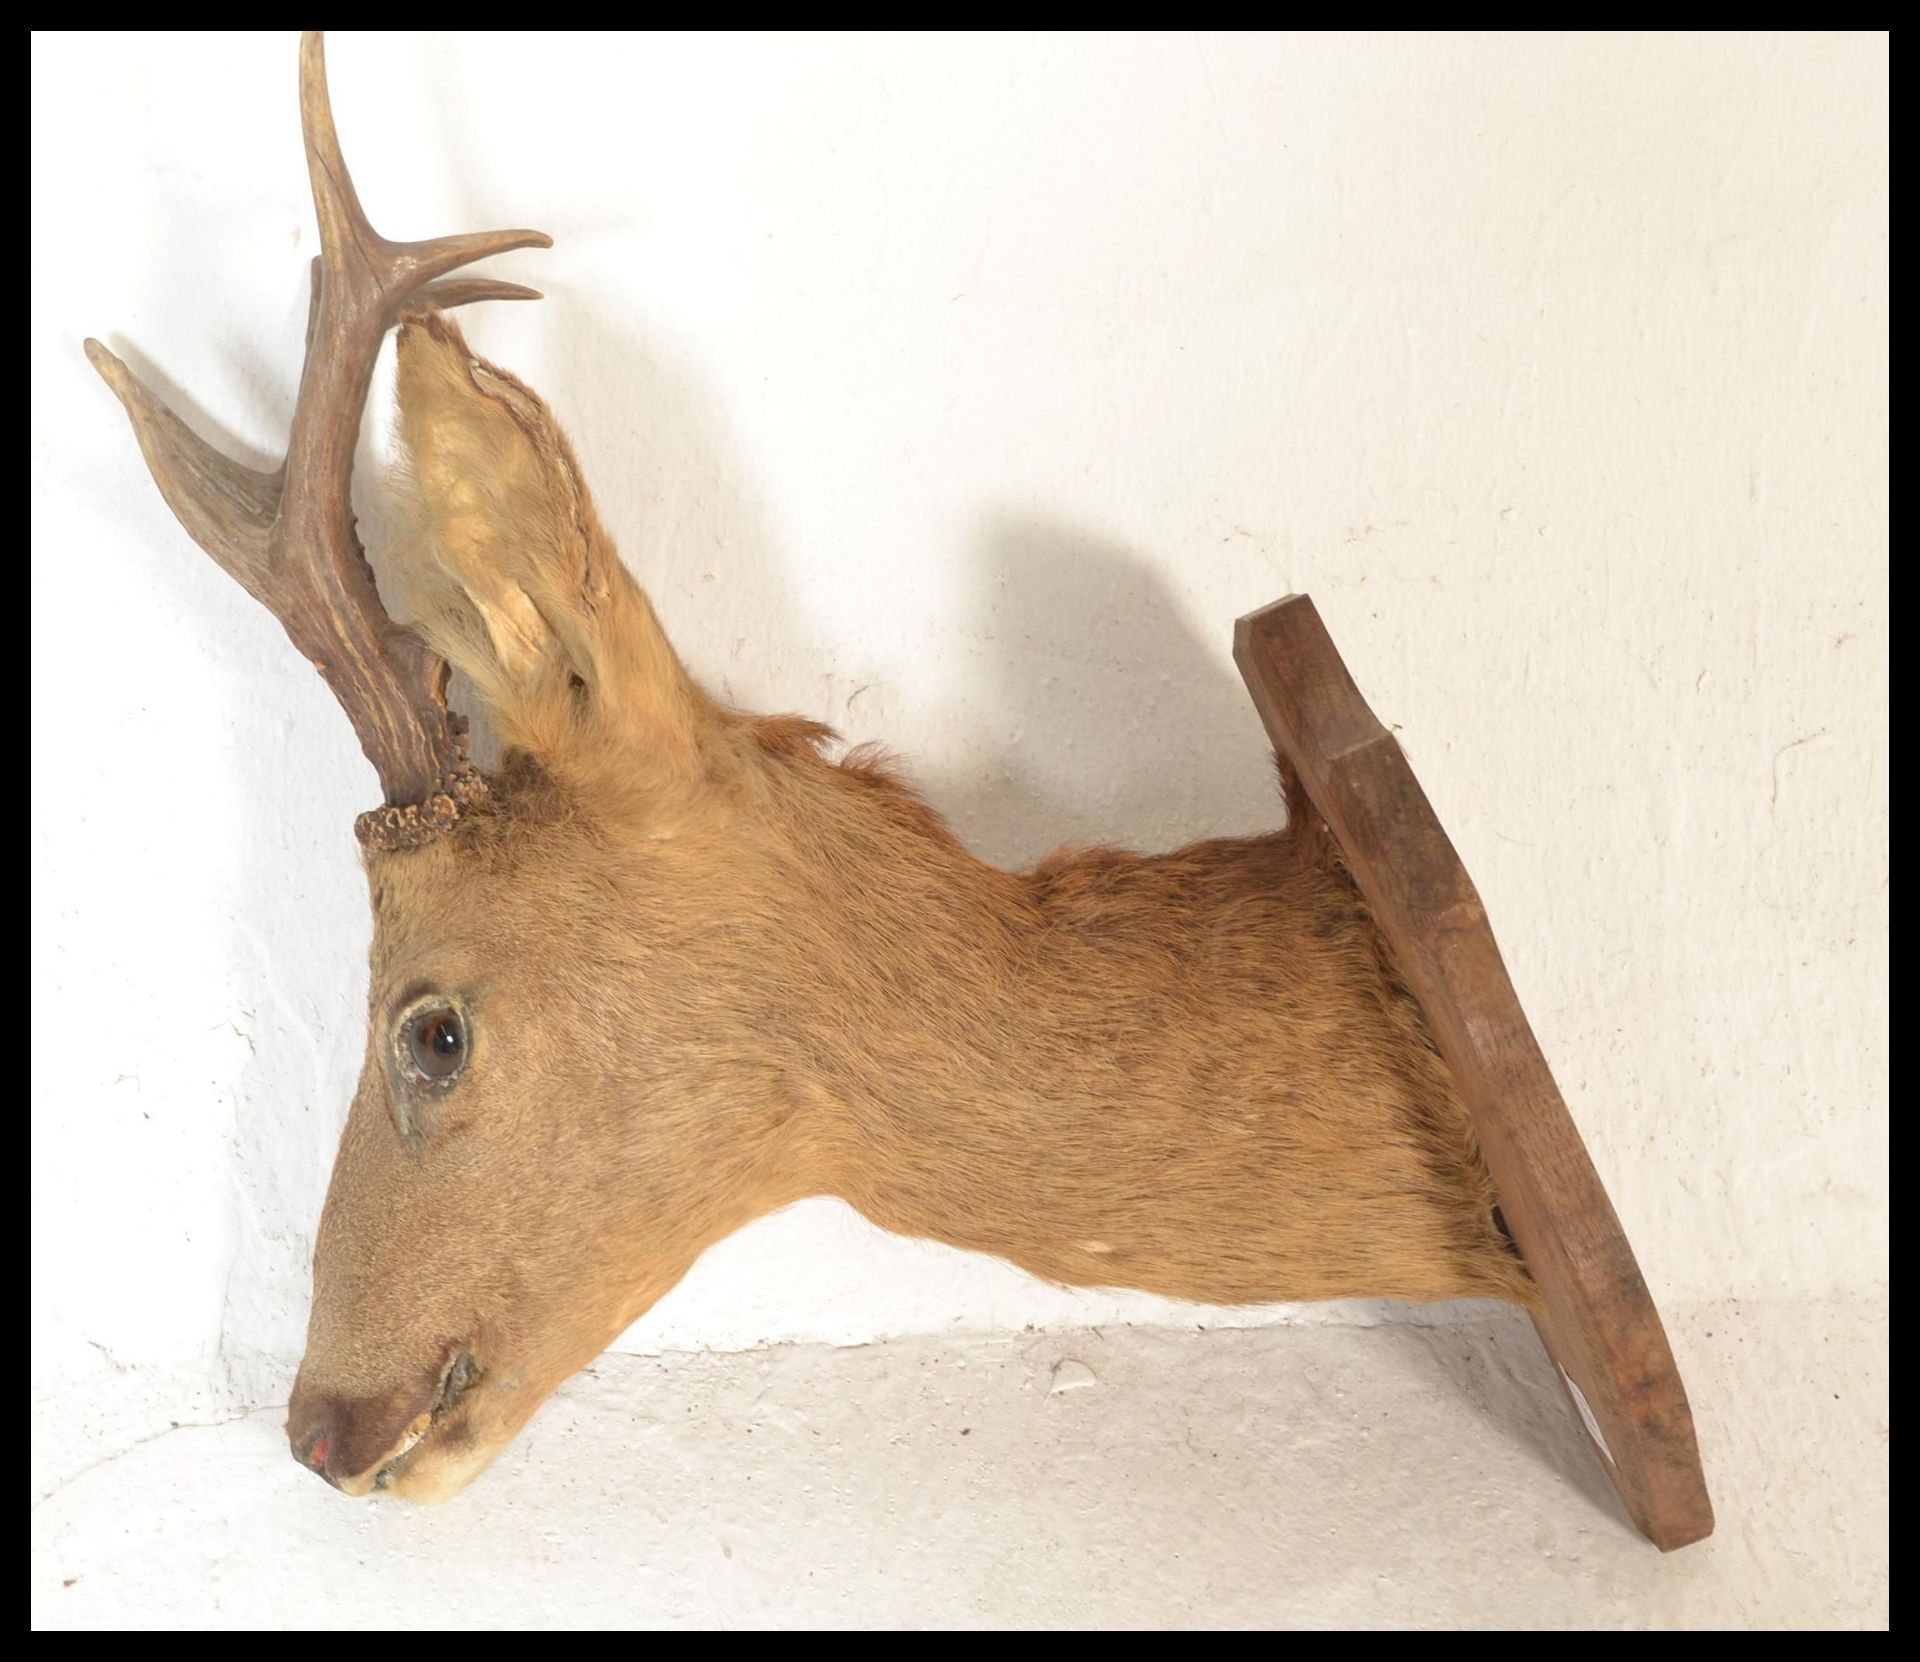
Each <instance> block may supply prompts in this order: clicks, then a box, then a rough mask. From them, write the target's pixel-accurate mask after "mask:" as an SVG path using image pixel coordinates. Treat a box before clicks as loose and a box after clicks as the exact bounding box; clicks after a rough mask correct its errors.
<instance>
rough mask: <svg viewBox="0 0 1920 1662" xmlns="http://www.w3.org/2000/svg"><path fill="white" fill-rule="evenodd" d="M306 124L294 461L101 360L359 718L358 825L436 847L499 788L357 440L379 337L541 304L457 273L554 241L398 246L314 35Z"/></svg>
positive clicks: (476, 239)
mask: <svg viewBox="0 0 1920 1662" xmlns="http://www.w3.org/2000/svg"><path fill="white" fill-rule="evenodd" d="M300 119H301V126H302V129H303V131H304V133H305V136H306V150H307V170H308V174H309V176H310V178H311V180H312V184H313V202H314V210H315V213H316V215H317V216H318V218H319V221H320V247H321V254H320V258H319V259H317V260H316V261H315V262H314V282H313V299H312V305H311V308H310V310H309V312H308V318H307V355H306V364H305V367H304V368H303V369H302V371H301V376H300V393H299V398H298V400H297V402H296V403H295V406H294V415H293V426H292V431H291V433H290V435H289V439H288V445H287V459H286V461H285V463H284V464H283V465H282V466H281V468H280V469H279V471H278V472H276V473H271V474H268V473H260V472H258V471H256V470H254V469H252V468H247V467H243V466H241V465H240V464H239V463H238V462H234V461H232V460H230V459H229V458H227V457H225V456H223V455H221V454H220V453H219V451H217V450H215V449H214V448H213V447H212V446H211V445H209V444H207V443H206V441H205V440H203V439H201V438H200V437H199V436H198V435H197V434H195V433H194V432H192V431H191V429H189V428H188V427H187V425H186V424H185V423H184V422H183V421H181V420H180V418H179V417H178V416H176V415H175V414H174V413H173V412H172V411H171V410H169V409H168V408H167V407H166V405H165V404H163V403H162V402H161V401H160V400H159V399H158V398H156V397H154V395H153V394H152V393H151V392H149V391H148V390H147V388H146V387H144V386H142V385H141V383H140V382H139V380H138V379H137V378H136V377H135V376H134V375H133V373H132V372H131V371H130V370H129V369H128V368H127V366H126V365H125V364H123V363H122V362H121V361H120V360H119V359H118V358H116V357H115V356H114V355H113V354H112V353H111V352H109V351H108V350H107V349H106V348H105V347H103V346H102V345H100V343H99V342H98V341H91V340H90V341H88V342H87V356H88V359H89V360H90V361H91V362H92V363H93V365H94V367H95V368H96V369H97V370H99V371H100V373H101V375H102V376H104V377H105V379H106V381H107V384H108V385H109V386H111V387H112V388H113V390H114V392H115V393H116V394H118V396H119V398H120V401H121V403H122V404H123V405H124V406H125V407H126V411H127V414H128V416H129V418H130V419H131V420H132V422H133V429H134V433H135V435H136V436H137V437H138V439H139V441H140V448H141V450H142V452H143V453H144V454H145V456H146V459H147V466H148V468H149V470H150V471H151V472H152V474H153V477H154V481H155V483H156V484H158V485H159V487H160V493H161V495H162V496H163V497H165V498H166V501H167V505H168V506H169V507H170V508H172V509H173V511H174V514H175V516H176V517H177V518H178V519H179V521H180V523H181V524H182V525H184V526H185V527H186V529H187V531H188V533H189V534H190V535H191V536H192V537H193V539H194V541H195V542H197V543H199V544H200V546H201V547H202V548H204V549H205V550H206V551H207V552H208V553H209V554H210V555H212V556H213V558H214V559H215V560H216V561H217V562H218V563H219V565H220V566H221V568H222V569H223V570H225V571H227V572H228V573H229V574H231V575H232V576H233V577H234V578H236V579H237V580H238V581H239V582H240V583H241V584H243V585H244V586H245V588H246V589H247V592H248V593H250V594H252V595H253V596H254V597H255V598H256V599H258V600H259V601H261V602H262V603H263V604H264V605H265V606H266V607H267V608H268V609H269V610H270V611H271V612H272V613H273V614H274V615H275V616H276V617H277V618H279V620H280V622H281V625H282V626H283V627H284V628H285V630H286V632H287V634H288V636H289V637H290V638H291V639H292V641H293V643H294V645H295V646H297V647H298V648H299V649H300V651H301V652H302V653H303V654H304V655H305V656H306V657H307V658H308V659H309V660H311V662H312V663H313V664H314V666H315V667H316V668H317V669H318V670H319V671H320V673H321V675H322V676H324V677H325V678H326V681H327V684H328V685H329V686H330V687H332V688H333V691H334V694H335V696H336V697H337V698H338V699H339V700H340V703H341V705H342V707H343V708H344V709H345V710H346V712H347V716H348V718H349V719H350V720H351V721H352V722H353V726H354V730H355V732H356V733H357V734H358V736H359V739H360V745H361V748H362V749H363V750H365V752H366V753H367V758H368V760H369V761H371V762H372V763H373V765H374V767H375V769H376V770H377V771H378V773H379V775H380V784H381V788H382V790H383V791H384V792H385V796H386V805H385V806H384V807H382V808H380V809H378V810H376V811H375V812H373V813H370V814H363V815H361V816H360V820H359V822H358V823H357V825H356V827H355V829H356V830H357V831H358V833H359V835H360V838H361V840H362V841H363V842H365V843H367V844H368V845H369V846H373V847H381V848H395V847H406V846H410V845H413V844H417V843H421V842H425V841H427V840H429V839H430V838H431V837H433V836H435V835H437V834H438V833H439V832H440V831H442V830H444V829H445V828H446V827H447V826H449V825H451V824H452V823H453V822H454V821H455V820H456V819H458V818H459V816H460V814H461V813H462V811H463V810H464V809H465V807H466V805H467V803H468V802H469V801H471V800H473V799H475V798H476V797H478V796H479V795H481V794H482V793H483V792H484V789H485V786H484V783H483V782H482V780H481V779H480V776H479V775H478V774H477V773H476V772H475V771H474V769H473V766H472V764H471V763H470V762H469V761H468V759H467V743H466V724H465V723H464V722H463V721H461V720H460V719H459V718H458V717H456V716H454V715H452V714H451V713H450V712H449V711H448V709H447V705H446V684H447V666H446V665H445V663H443V662H442V661H441V660H440V659H439V658H438V657H436V656H435V655H434V654H433V653H432V652H431V651H430V650H429V649H428V648H427V646H426V645H425V643H424V642H422V641H421V639H420V638H419V637H418V636H417V635H415V634H414V633H413V631H411V630H410V629H406V628H404V627H402V626H401V625H399V624H397V623H395V622H394V621H393V619H392V618H390V617H389V616H388V615H387V613H386V610H385V608H384V607H383V606H382V605H381V603H380V596H379V593H378V591H377V590H376V589H375V587H374V583H373V574H372V572H371V570H370V569H369V568H368V565H367V562H366V556H365V554H364V553H363V551H362V550H361V547H360V540H359V537H358V536H357V534H356V533H355V530H354V523H353V508H352V502H351V491H352V484H353V450H354V443H355V440H356V439H357V437H358V435H359V431H360V419H361V414H362V412H363V410H364V409H365V406H366V399H367V389H368V386H369V385H370V384H371V382H372V378H373V366H374V360H375V358H376V357H377V356H378V355H379V351H380V342H381V340H382V339H383V338H384V336H385V335H386V332H387V330H388V329H389V328H391V327H392V326H393V324H394V322H395V321H396V319H397V318H398V317H399V316H400V314H401V313H402V312H403V311H405V310H411V309H415V308H418V307H422V306H428V307H450V306H460V305H466V304H469V303H471V302H473V301H476V300H519V299H537V298H538V295H537V293H536V291H534V290H532V289H529V288H524V287H522V286H521V285H520V284H517V283H503V282H498V281H495V280H492V279H489V278H460V279H456V280H453V281H442V280H440V279H444V278H445V277H446V274H447V273H448V272H450V271H454V270H457V269H458V268H459V267H461V266H463V265H467V264H469V263H471V262H472V261H474V260H478V259H482V258H484V257H485V256H487V255H489V254H498V253H503V252H505V251H506V250H508V249H512V248H529V247H541V248H544V247H549V246H551V239H550V238H549V237H547V236H545V235H544V234H543V233H541V232H539V231H484V232H478V233H474V234H471V235H465V236H452V237H436V238H433V239H432V240H430V241H426V242H390V241H388V240H387V239H386V238H385V237H383V236H381V235H380V233H379V232H377V231H376V230H374V228H373V227H372V225H370V224H369V223H368V221H367V217H366V214H365V213H364V212H363V211H362V209H361V207H360V200H359V197H358V196H357V194H356V193H355V191H354V188H353V179H352V176H351V175H350V174H349V173H348V171H347V166H346V161H345V159H344V157H343V156H342V155H341V151H340V139H339V134H338V133H337V131H336V130H335V128H334V123H333V111H332V108H331V106H330V104H329V102H328V98H327V72H326V59H325V53H324V47H323V44H322V37H321V36H320V35H319V34H318V33H317V32H314V33H308V34H305V35H303V36H302V37H301V42H300Z"/></svg>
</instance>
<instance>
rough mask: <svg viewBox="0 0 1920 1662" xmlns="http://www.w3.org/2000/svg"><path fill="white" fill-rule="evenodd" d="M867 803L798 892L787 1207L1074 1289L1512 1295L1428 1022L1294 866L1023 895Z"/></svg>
mask: <svg viewBox="0 0 1920 1662" xmlns="http://www.w3.org/2000/svg"><path fill="white" fill-rule="evenodd" d="M841 788H842V789H843V790H844V789H845V787H841ZM871 796H872V800H869V801H867V802H864V803H861V804H859V806H861V807H863V808H865V809H866V810H867V812H866V814H865V815H864V817H863V816H861V815H854V816H851V817H850V818H848V817H846V816H844V815H843V818H842V820H840V821H837V822H836V837H835V839H833V840H832V842H831V843H830V845H829V846H831V847H832V857H831V858H830V859H828V860H825V861H813V862H801V863H800V864H798V865H797V866H796V868H795V870H796V873H797V874H800V885H801V887H802V888H803V889H804V890H805V891H806V892H805V897H804V900H803V902H802V903H801V904H800V905H799V906H797V908H796V910H797V911H798V913H799V914H800V916H801V917H802V918H803V919H804V920H807V926H806V927H803V928H802V929H801V931H800V934H801V939H800V940H799V942H798V950H797V951H795V952H794V954H793V956H792V957H791V959H790V961H789V963H788V965H787V974H788V985H789V987H790V988H791V989H792V990H793V994H794V997H793V1001H792V1004H791V1013H792V1017H793V1020H792V1022H791V1025H790V1026H789V1029H788V1031H787V1032H786V1033H785V1034H784V1035H783V1062H782V1071H781V1078H782V1081H783V1083H782V1088H781V1094H782V1108H781V1113H782V1115H783V1116H785V1117H786V1118H787V1120H788V1122H789V1125H790V1129H791V1133H792V1139H793V1140H795V1141H797V1143H801V1144H804V1146H805V1148H806V1149H807V1151H808V1157H807V1158H805V1159H796V1160H795V1162H794V1164H793V1166H792V1170H793V1172H794V1174H795V1181H796V1182H797V1183H798V1184H799V1185H800V1186H802V1187H806V1188H809V1189H810V1190H811V1191H812V1192H823V1193H828V1194H833V1195H837V1196H839V1197H840V1198H842V1199H844V1200H846V1201H847V1202H848V1203H849V1204H851V1205H852V1206H854V1207H855V1208H856V1209H858V1210H859V1211H861V1212H862V1213H864V1214H865V1215H866V1216H867V1217H868V1218H870V1219H871V1220H872V1221H874V1222H875V1223H877V1224H879V1225H880V1226H881V1227H883V1228H885V1229H888V1230H892V1231H895V1232H897V1233H901V1234H905V1235H912V1236H921V1237H926V1238H930V1239H933V1240H937V1241H942V1242H945V1243H947V1244H949V1245H952V1246H956V1247H960V1248H964V1249H968V1250H972V1251H980V1252H987V1253H992V1254H996V1255H998V1256H1001V1257H1004V1258H1007V1259H1009V1260H1011V1261H1012V1262H1013V1263H1015V1264H1017V1265H1019V1266H1020V1267H1022V1268H1024V1269H1026V1270H1028V1271H1030V1272H1032V1273H1034V1274H1036V1275H1039V1276H1042V1277H1045V1278H1047V1279H1050V1280H1054V1281H1060V1282H1065V1283H1069V1284H1079V1285H1113V1286H1128V1287H1138V1288H1143V1289H1146V1290H1149V1291H1153V1292H1159V1293H1164V1294H1169V1295H1172V1296H1179V1297H1186V1298H1194V1299H1202V1300H1208V1301H1213V1302H1222V1303H1245V1302H1265V1301H1271V1300H1280V1299H1313V1298H1328V1297H1341V1296H1362V1295H1369V1296H1382V1295H1384V1296H1399V1297H1406V1298H1420V1299H1426V1298H1448V1297H1458V1296H1496V1297H1508V1298H1518V1299H1520V1300H1522V1301H1524V1300H1525V1299H1526V1298H1527V1297H1528V1296H1530V1294H1529V1292H1528V1289H1527V1284H1526V1281H1525V1277H1524V1273H1523V1272H1520V1271H1518V1268H1517V1261H1516V1260H1515V1259H1514V1258H1513V1256H1512V1254H1511V1251H1510V1249H1509V1248H1508V1246H1507V1244H1506V1242H1505V1240H1504V1238H1503V1237H1502V1236H1501V1234H1500V1233H1499V1231H1498V1229H1497V1227H1496V1226H1495V1224H1494V1221H1493V1215H1492V1194H1491V1189H1490V1185H1489V1183H1488V1180H1487V1178H1486V1174H1485V1171H1484V1168H1483V1167H1482V1166H1481V1164H1480V1161H1479V1158H1478V1154H1477V1151H1476V1149H1475V1147H1474V1144H1473V1140H1472V1136H1471V1132H1470V1129H1469V1126H1468V1123H1467V1120H1466V1115H1465V1111H1464V1109H1463V1108H1462V1106H1461V1104H1460V1102H1459V1100H1458V1098H1457V1096H1456V1095H1455V1094H1454V1091H1453V1088H1452V1086H1451V1083H1450V1081H1449V1079H1448V1076H1447V1074H1446V1072H1445V1070H1444V1068H1443V1066H1442V1065H1441V1063H1440V1062H1439V1059H1438V1058H1437V1056H1436V1055H1435V1054H1434V1052H1433V1049H1432V1046H1431V1044H1430V1042H1429V1041H1428V1039H1427V1036H1426V1033H1425V1030H1424V1027H1423V1026H1422V1025H1421V1022H1420V1019H1419V1017H1418V1015H1417V1012H1416V1011H1415V1010H1414V1008H1413V1006H1412V1004H1411V1002H1410V1001H1409V1000H1408V999H1407V998H1406V996H1405V994H1404V992H1402V991H1401V990H1400V989H1399V987H1398V985H1397V982H1396V981H1395V980H1394V979H1393V977H1392V975H1391V972H1390V970H1389V969H1388V968H1387V967H1386V966H1385V965H1384V963H1383V961H1382V959H1381V956H1380V952H1379V949H1378V946H1377V943H1376V941H1375V938H1374V936H1373V934H1372V930H1371V925H1370V923H1369V922H1368V920H1367V919H1366V917H1365V914H1364V911H1363V909H1362V908H1361V907H1360V905H1359V903H1358V901H1357V898H1356V897H1355V895H1354V894H1353V891H1352V889H1351V887H1350V885H1349V884H1348V883H1347V881H1346V879H1345V878H1344V876H1343V875H1342V874H1340V873H1339V872H1337V871H1335V870H1333V869H1331V868H1330V867H1328V866H1327V865H1326V864H1325V863H1324V861H1323V860H1321V859H1320V858H1319V857H1318V856H1317V855H1316V854H1315V853H1314V851H1313V848H1312V847H1311V846H1309V845H1308V844H1307V841H1306V840H1305V839H1294V838H1290V837H1288V836H1286V835H1284V834H1282V835H1277V836H1273V837H1266V838H1256V839H1248V840H1244V841H1237V842H1221V843H1213V844H1203V845H1199V846H1197V847H1195V848H1193V849H1189V850H1185V851H1182V852H1180V853H1177V854H1173V855H1168V856H1163V857H1158V858H1150V859H1149V858H1140V857H1136V856H1132V855H1127V854H1122V853H1117V852H1114V851H1106V850H1100V851H1093V852H1088V853H1082V854H1079V855H1072V856H1060V857H1056V858H1054V859H1053V860H1050V861H1048V862H1045V863H1043V864H1042V865H1041V866H1040V867H1038V868H1036V869H1035V870H1034V871H1033V872H1031V873H1028V874H1022V875H1014V874H1010V873H1007V872H1003V871H1000V870H998V869H996V868H993V867H990V866H987V865H985V864H983V863H981V862H980V861H978V860H976V859H974V858H973V857H972V856H970V855H969V854H967V853H966V852H965V851H964V850H963V849H962V848H961V847H960V846H959V845H958V844H957V843H956V842H955V841H954V840H953V839H952V838H951V837H950V836H949V835H948V834H947V833H946V832H945V830H944V828H942V827H940V826H939V824H938V822H937V821H935V820H934V819H933V818H932V816H931V815H929V814H927V813H926V811H925V810H924V809H920V808H919V807H918V805H917V804H915V803H912V802H911V801H910V799H904V798H901V797H898V796H888V795H887V794H886V793H884V792H882V791H880V790H879V789H878V788H877V787H876V788H875V790H874V791H873V792H872V793H871ZM809 844H810V846H812V847H815V848H818V847H819V846H821V839H819V838H818V837H817V836H816V837H813V838H810V839H809Z"/></svg>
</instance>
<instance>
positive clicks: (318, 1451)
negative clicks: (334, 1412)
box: [287, 1426, 340, 1489]
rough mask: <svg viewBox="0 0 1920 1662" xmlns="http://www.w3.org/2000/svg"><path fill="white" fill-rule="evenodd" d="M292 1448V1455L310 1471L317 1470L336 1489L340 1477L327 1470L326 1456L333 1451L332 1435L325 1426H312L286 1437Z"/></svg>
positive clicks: (338, 1485)
mask: <svg viewBox="0 0 1920 1662" xmlns="http://www.w3.org/2000/svg"><path fill="white" fill-rule="evenodd" d="M287 1441H288V1443H289V1444H290V1445H291V1447H292V1449H293V1457H294V1459H296V1460H298V1461H299V1462H300V1464H301V1465H303V1466H305V1467H306V1468H307V1470H308V1471H310V1472H317V1473H319V1475H320V1476H322V1477H324V1478H325V1479H326V1480H327V1481H328V1482H329V1483H331V1484H332V1485H333V1486H334V1487H335V1488H336V1489H337V1488H339V1487H340V1479H339V1478H337V1477H335V1476H334V1475H333V1473H332V1472H330V1471H328V1470H327V1456H328V1455H329V1454H331V1453H332V1452H333V1437H332V1435H331V1434H330V1433H329V1432H328V1431H327V1428H326V1427H325V1426H314V1427H313V1428H311V1429H310V1430H308V1431H307V1432H305V1433H304V1434H301V1433H295V1434H294V1435H292V1436H290V1437H289V1438H288V1439H287Z"/></svg>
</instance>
